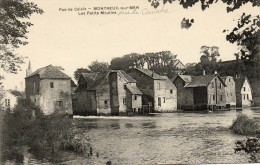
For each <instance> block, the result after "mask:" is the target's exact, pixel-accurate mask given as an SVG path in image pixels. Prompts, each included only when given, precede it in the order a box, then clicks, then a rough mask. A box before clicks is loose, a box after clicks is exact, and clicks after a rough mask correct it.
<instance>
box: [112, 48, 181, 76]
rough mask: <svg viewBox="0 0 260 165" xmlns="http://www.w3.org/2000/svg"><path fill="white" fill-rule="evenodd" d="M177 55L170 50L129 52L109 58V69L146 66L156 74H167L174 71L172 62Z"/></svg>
mask: <svg viewBox="0 0 260 165" xmlns="http://www.w3.org/2000/svg"><path fill="white" fill-rule="evenodd" d="M176 57H177V55H173V54H172V53H171V52H170V51H161V52H153V53H145V54H138V53H131V54H127V55H124V56H123V57H117V58H114V59H112V60H111V65H110V67H111V69H119V70H125V71H126V70H128V69H129V68H135V67H137V68H144V67H145V66H147V68H148V69H151V70H153V71H155V72H157V73H158V74H167V75H168V76H170V75H172V74H173V73H174V70H176V69H177V68H176V67H175V66H174V62H176V61H177V59H176Z"/></svg>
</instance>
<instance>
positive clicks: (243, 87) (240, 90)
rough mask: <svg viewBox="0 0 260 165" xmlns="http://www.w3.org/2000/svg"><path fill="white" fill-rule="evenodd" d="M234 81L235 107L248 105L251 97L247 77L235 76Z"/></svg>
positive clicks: (251, 100) (250, 102)
mask: <svg viewBox="0 0 260 165" xmlns="http://www.w3.org/2000/svg"><path fill="white" fill-rule="evenodd" d="M234 80H235V83H236V106H237V107H250V106H251V104H252V102H253V98H252V88H251V85H250V83H249V81H248V79H247V77H244V78H235V79H234Z"/></svg>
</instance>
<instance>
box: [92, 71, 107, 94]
mask: <svg viewBox="0 0 260 165" xmlns="http://www.w3.org/2000/svg"><path fill="white" fill-rule="evenodd" d="M108 74H109V72H105V73H98V74H97V76H96V78H95V81H94V82H93V83H92V84H90V86H89V87H88V90H96V88H97V87H98V86H99V84H100V83H101V82H102V80H103V79H105V78H107V77H108Z"/></svg>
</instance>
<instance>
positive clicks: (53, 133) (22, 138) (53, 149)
mask: <svg viewBox="0 0 260 165" xmlns="http://www.w3.org/2000/svg"><path fill="white" fill-rule="evenodd" d="M1 113H2V114H1V128H2V130H1V142H2V143H1V151H2V152H6V151H8V150H11V149H12V148H13V147H14V146H23V145H25V146H29V147H30V150H31V151H32V152H33V153H37V154H40V155H38V156H40V158H44V157H46V158H53V155H55V154H56V153H57V151H59V150H71V149H72V150H74V151H75V152H79V153H85V152H87V149H88V148H87V147H89V146H90V145H89V144H88V143H87V141H86V139H84V140H83V139H82V140H83V141H84V142H83V141H81V140H75V139H77V137H76V136H75V135H76V134H78V132H75V131H74V130H75V129H74V125H73V120H72V119H71V118H69V117H68V116H62V115H60V114H56V113H54V114H52V115H48V116H45V115H43V114H42V112H41V110H40V109H39V108H38V107H36V106H35V105H34V104H32V103H31V102H29V101H27V100H24V99H20V100H19V102H18V104H17V106H16V107H15V109H14V111H13V112H11V111H5V112H3V111H1ZM1 154H3V153H1ZM36 156H37V155H36Z"/></svg>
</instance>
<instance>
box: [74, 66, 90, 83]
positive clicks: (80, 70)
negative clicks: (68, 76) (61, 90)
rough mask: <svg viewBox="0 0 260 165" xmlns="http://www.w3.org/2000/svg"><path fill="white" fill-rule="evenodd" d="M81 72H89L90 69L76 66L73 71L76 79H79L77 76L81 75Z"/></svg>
mask: <svg viewBox="0 0 260 165" xmlns="http://www.w3.org/2000/svg"><path fill="white" fill-rule="evenodd" d="M81 73H91V71H90V70H89V69H87V68H78V69H77V70H76V71H75V72H74V78H75V79H76V80H77V81H78V80H79V76H80V75H81Z"/></svg>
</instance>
